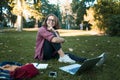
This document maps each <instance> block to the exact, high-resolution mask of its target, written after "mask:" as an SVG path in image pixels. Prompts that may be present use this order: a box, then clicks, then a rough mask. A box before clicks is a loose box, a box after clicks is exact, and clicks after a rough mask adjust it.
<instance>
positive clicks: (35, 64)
mask: <svg viewBox="0 0 120 80" xmlns="http://www.w3.org/2000/svg"><path fill="white" fill-rule="evenodd" d="M32 64H33V65H34V66H35V67H36V68H37V69H46V68H47V66H48V64H44V63H32Z"/></svg>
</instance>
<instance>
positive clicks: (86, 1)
mask: <svg viewBox="0 0 120 80" xmlns="http://www.w3.org/2000/svg"><path fill="white" fill-rule="evenodd" d="M93 2H94V0H72V3H71V6H72V11H73V12H74V13H76V24H77V25H79V24H80V23H81V22H82V21H83V19H84V15H85V14H86V9H87V8H88V7H89V6H92V5H93Z"/></svg>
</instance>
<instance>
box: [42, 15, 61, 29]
mask: <svg viewBox="0 0 120 80" xmlns="http://www.w3.org/2000/svg"><path fill="white" fill-rule="evenodd" d="M49 16H53V17H54V19H55V26H54V27H53V28H54V29H60V28H61V27H60V23H59V19H58V17H57V16H56V15H54V14H52V13H51V14H48V15H47V16H46V18H45V20H44V21H43V24H42V26H45V27H47V23H46V22H47V20H48V17H49Z"/></svg>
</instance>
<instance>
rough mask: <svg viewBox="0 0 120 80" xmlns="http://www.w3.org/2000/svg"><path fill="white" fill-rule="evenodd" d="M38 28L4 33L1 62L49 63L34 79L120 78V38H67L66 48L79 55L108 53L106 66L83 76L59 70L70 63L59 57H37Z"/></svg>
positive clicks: (1, 36) (113, 79) (108, 79)
mask: <svg viewBox="0 0 120 80" xmlns="http://www.w3.org/2000/svg"><path fill="white" fill-rule="evenodd" d="M36 34H37V32H36V31H23V32H15V31H6V32H3V33H0V62H2V61H15V62H19V63H22V64H25V63H32V62H38V63H48V64H49V65H48V68H47V69H45V70H39V72H40V74H39V75H37V76H35V77H34V78H32V79H31V80H120V76H119V74H120V62H119V59H120V38H119V37H108V36H91V35H81V36H69V37H67V36H66V37H65V36H64V38H65V39H66V42H65V43H63V46H62V47H63V50H64V51H65V52H70V53H73V54H75V55H78V56H81V57H87V58H93V57H96V56H98V55H100V54H101V53H103V52H106V54H107V58H106V61H105V63H104V64H103V66H101V67H95V68H93V70H90V71H87V72H84V73H83V74H81V75H77V74H76V75H70V74H68V73H66V72H63V71H61V70H59V67H61V66H65V65H68V64H65V63H59V62H58V61H57V59H53V60H50V61H43V62H40V61H37V60H34V51H35V42H36ZM50 71H56V72H57V74H58V75H57V77H56V78H52V77H49V76H48V74H49V72H50Z"/></svg>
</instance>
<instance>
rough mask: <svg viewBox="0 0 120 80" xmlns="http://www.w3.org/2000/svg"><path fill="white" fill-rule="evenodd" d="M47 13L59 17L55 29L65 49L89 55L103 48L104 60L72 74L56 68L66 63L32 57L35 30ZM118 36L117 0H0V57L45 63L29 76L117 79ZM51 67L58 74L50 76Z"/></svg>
mask: <svg viewBox="0 0 120 80" xmlns="http://www.w3.org/2000/svg"><path fill="white" fill-rule="evenodd" d="M53 1H54V0H53ZM49 13H54V14H55V15H56V16H57V17H58V18H59V20H60V23H61V29H59V30H58V31H59V32H60V35H61V36H62V37H64V38H65V39H66V42H65V43H64V44H63V50H64V51H65V52H70V53H73V54H75V55H78V56H83V57H88V58H93V57H96V56H98V55H100V54H101V53H103V52H105V53H106V54H107V58H106V61H105V63H104V64H103V65H102V66H100V67H95V68H94V69H93V70H91V71H88V72H85V73H83V74H82V75H74V76H72V75H70V74H68V73H65V72H63V71H60V70H59V69H58V68H59V67H60V66H65V65H68V64H64V63H59V62H58V61H57V60H50V61H45V62H40V61H37V60H34V50H35V42H36V34H37V31H38V29H39V27H41V24H42V22H43V20H44V18H45V17H46V15H48V14H49ZM80 24H82V25H83V27H82V28H80ZM119 36H120V1H119V0H72V1H69V0H64V1H63V2H62V3H61V2H60V1H59V0H57V1H56V4H52V3H50V1H48V0H0V61H1V62H2V61H14V62H19V63H22V64H25V63H28V62H29V63H31V62H38V63H48V64H49V66H48V68H47V69H45V70H39V71H40V74H39V75H37V76H36V77H34V78H32V80H39V79H41V80H119V79H120V76H119V74H120V67H119V66H120V63H119V59H120V53H119V52H120V38H119ZM50 71H56V72H57V73H58V76H57V77H56V78H52V77H49V76H48V73H49V72H50Z"/></svg>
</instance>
